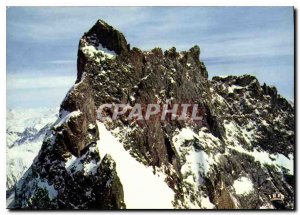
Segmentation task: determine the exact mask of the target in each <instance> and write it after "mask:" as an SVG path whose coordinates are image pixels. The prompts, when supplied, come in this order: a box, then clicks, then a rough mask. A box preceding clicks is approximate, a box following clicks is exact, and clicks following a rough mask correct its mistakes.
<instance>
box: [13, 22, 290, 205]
mask: <svg viewBox="0 0 300 215" xmlns="http://www.w3.org/2000/svg"><path fill="white" fill-rule="evenodd" d="M154 101H155V102H156V103H158V104H180V103H188V102H190V103H193V104H198V105H199V106H200V107H202V108H203V110H204V113H205V114H204V116H203V120H202V123H201V124H198V123H195V122H193V121H180V120H173V121H171V120H165V121H161V120H159V119H157V118H154V119H153V120H151V121H146V120H145V121H140V122H139V123H136V122H135V121H128V120H127V119H126V118H123V117H121V118H119V119H118V120H115V121H107V122H100V121H99V120H97V112H96V110H97V108H98V107H99V106H100V105H101V104H105V103H114V104H120V103H122V104H129V105H130V106H134V104H136V103H140V104H149V103H153V102H154ZM294 128H295V120H294V107H293V106H291V105H290V104H289V103H288V102H287V100H286V99H284V98H283V97H281V96H280V95H279V94H278V93H277V90H276V88H275V87H270V86H267V85H266V84H263V85H261V84H260V83H259V81H258V80H257V79H256V78H255V77H254V76H251V75H243V76H228V77H213V78H212V80H209V79H208V72H207V70H206V67H205V65H204V63H203V62H202V61H201V60H200V48H199V46H194V47H192V48H191V49H190V50H188V51H182V52H177V51H176V48H174V47H173V48H171V49H169V50H166V51H162V50H161V49H160V48H154V49H153V50H151V51H142V50H140V49H138V48H136V47H133V48H131V47H130V45H129V44H128V43H127V41H126V39H125V37H124V35H123V34H122V33H121V32H119V31H118V30H116V29H114V28H113V27H112V26H110V25H108V24H107V23H105V22H104V21H102V20H98V21H97V22H96V24H95V25H94V26H93V27H92V28H91V29H90V30H89V31H88V32H86V33H85V34H84V35H83V36H82V38H81V39H80V41H79V48H78V59H77V79H76V82H75V84H74V86H73V87H72V88H71V89H70V91H69V92H68V94H67V95H66V97H65V99H64V100H63V102H62V103H61V107H60V111H59V119H58V120H57V121H56V122H55V123H54V124H53V125H52V126H51V129H50V130H49V131H48V132H47V134H46V136H45V139H44V142H43V145H42V147H41V149H40V152H39V154H38V155H37V157H36V158H35V160H34V161H33V164H32V165H31V167H30V168H29V170H28V171H27V172H26V173H25V174H24V175H23V177H22V178H21V179H20V180H19V181H18V182H17V184H16V185H15V188H14V191H13V192H12V197H11V199H13V201H11V203H10V205H9V208H29V209H125V208H140V207H143V208H144V209H147V208H157V209H162V208H178V209H180V208H181V209H187V208H198V209H262V208H264V209H292V208H294V191H295V190H294V186H295V185H294V182H295V180H294V169H293V160H294V157H293V155H294V147H295V134H294ZM106 134H107V135H108V134H111V135H112V136H110V139H109V138H107V135H106ZM120 147H121V148H120ZM115 148H116V150H115V151H113V150H114V149H115ZM117 149H118V150H117ZM116 151H118V153H119V154H118V153H117V152H116ZM106 152H108V153H106ZM126 153H127V154H126ZM121 155H122V156H121ZM125 159H128V160H130V162H131V163H132V165H136V167H137V169H136V170H135V169H133V170H132V169H130V168H131V166H128V167H127V168H128V169H127V168H126V166H125V169H124V168H123V169H122V168H121V167H122V166H124V163H125V164H126V161H127V160H125ZM139 168H140V169H139ZM143 168H144V169H143ZM144 171H145V172H147V174H148V173H149V178H153V180H152V181H150V179H149V180H147V179H146V178H145V180H144V181H135V180H138V178H139V177H140V176H141V173H142V172H144ZM135 174H136V176H135ZM139 174H140V175H139ZM126 178H128V179H130V181H129V180H126ZM148 181H149V182H148ZM132 183H133V184H134V183H135V184H136V185H137V184H143V183H144V184H143V187H145V189H146V188H147V187H151V186H152V187H153V189H152V190H153V192H154V191H155V190H159V189H160V190H162V191H161V192H160V193H159V192H158V193H157V195H156V196H155V193H154V194H153V193H151V192H152V191H151V189H150V190H148V191H147V192H148V193H147V192H141V191H140V190H138V185H137V186H136V187H134V186H132ZM155 186H157V187H159V189H155ZM143 187H142V188H143ZM161 187H162V188H161ZM135 189H137V190H135ZM164 190H165V194H166V193H168V195H166V196H168V197H165V198H163V196H164ZM132 193H133V194H134V193H136V196H135V198H136V199H135V200H134V197H132V196H131V194H132ZM169 194H170V195H169ZM155 197H156V198H155ZM160 198H161V199H162V200H161V202H163V201H165V200H168V201H169V202H167V203H166V204H165V205H156V204H154V203H155V202H156V199H160ZM168 198H169V199H168ZM137 199H141V200H143V201H141V200H140V201H138V200H137ZM139 202H141V203H139Z"/></svg>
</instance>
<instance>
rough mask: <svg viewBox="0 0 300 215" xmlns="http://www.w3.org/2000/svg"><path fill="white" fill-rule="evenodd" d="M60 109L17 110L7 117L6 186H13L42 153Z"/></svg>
mask: <svg viewBox="0 0 300 215" xmlns="http://www.w3.org/2000/svg"><path fill="white" fill-rule="evenodd" d="M57 113H58V109H57V108H53V109H49V108H39V109H14V110H7V116H6V175H7V182H6V189H9V188H11V187H12V186H13V185H14V184H15V182H16V181H17V180H18V179H19V178H20V177H21V176H22V175H23V174H24V173H25V171H26V170H27V169H28V168H29V167H30V165H31V164H32V161H33V159H34V158H35V157H36V156H37V155H38V152H39V150H40V148H41V145H42V142H43V139H44V134H45V132H46V131H47V130H48V128H49V126H50V125H51V124H52V123H53V122H54V121H55V120H56V119H57Z"/></svg>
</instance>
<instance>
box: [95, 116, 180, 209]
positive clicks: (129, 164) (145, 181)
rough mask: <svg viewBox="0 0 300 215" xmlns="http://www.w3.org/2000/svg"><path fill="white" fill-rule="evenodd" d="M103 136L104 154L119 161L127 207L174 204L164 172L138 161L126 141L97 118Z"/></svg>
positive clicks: (101, 139)
mask: <svg viewBox="0 0 300 215" xmlns="http://www.w3.org/2000/svg"><path fill="white" fill-rule="evenodd" d="M97 125H98V128H99V133H100V140H99V141H98V148H99V151H100V156H101V158H103V157H104V156H105V155H106V154H110V155H111V156H112V158H113V159H114V160H115V161H116V169H117V173H118V176H119V177H120V180H121V183H122V185H123V189H124V200H125V203H126V208H128V209H151V208H152V209H166V208H173V205H172V201H173V200H174V192H173V191H172V189H171V188H169V187H168V185H167V184H166V182H165V175H163V174H162V173H157V174H153V169H152V168H151V167H146V166H144V165H143V164H141V163H139V162H138V161H136V160H135V159H134V158H133V157H131V156H130V154H129V153H128V152H127V151H126V150H125V149H124V148H123V145H122V144H121V143H120V142H119V141H118V140H117V139H116V138H115V137H114V136H113V135H112V134H111V132H110V131H108V130H107V129H106V128H105V126H104V124H102V123H100V122H97Z"/></svg>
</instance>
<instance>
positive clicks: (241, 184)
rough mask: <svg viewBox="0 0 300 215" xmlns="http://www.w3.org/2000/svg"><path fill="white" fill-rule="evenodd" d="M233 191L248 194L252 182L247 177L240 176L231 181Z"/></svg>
mask: <svg viewBox="0 0 300 215" xmlns="http://www.w3.org/2000/svg"><path fill="white" fill-rule="evenodd" d="M233 187H234V190H235V193H236V194H238V195H245V194H249V193H250V192H251V191H253V183H252V181H251V180H250V179H249V178H247V177H240V178H238V179H237V180H235V181H234V182H233Z"/></svg>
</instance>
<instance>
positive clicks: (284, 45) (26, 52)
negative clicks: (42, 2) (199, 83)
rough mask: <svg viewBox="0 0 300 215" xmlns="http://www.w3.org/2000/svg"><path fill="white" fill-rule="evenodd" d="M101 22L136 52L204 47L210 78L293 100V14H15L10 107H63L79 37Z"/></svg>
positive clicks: (158, 10) (16, 10) (259, 10)
mask: <svg viewBox="0 0 300 215" xmlns="http://www.w3.org/2000/svg"><path fill="white" fill-rule="evenodd" d="M97 19H103V20H105V21H106V22H108V23H109V24H110V25H112V26H114V27H115V28H117V29H118V30H120V31H121V32H123V34H124V35H125V37H126V39H127V41H128V42H129V43H130V44H131V47H133V46H136V47H139V48H141V49H144V50H149V49H152V48H153V47H161V48H163V49H168V48H170V47H172V46H175V47H176V48H177V49H178V50H187V49H189V48H191V47H192V46H194V45H195V44H198V45H199V46H200V48H201V56H200V58H201V60H202V61H204V63H205V65H206V67H207V69H208V73H209V77H210V78H211V77H213V76H216V75H230V74H231V75H241V74H252V75H255V76H256V77H257V78H258V79H259V81H260V83H261V84H263V82H266V83H267V84H269V85H275V86H276V87H277V89H278V91H279V93H280V94H282V95H283V96H284V97H286V98H288V99H293V97H294V55H293V54H294V43H293V40H294V38H293V37H294V24H293V8H292V7H69V8H68V7H10V8H8V9H7V107H8V108H17V107H30V108H34V107H58V106H59V105H60V102H61V101H62V99H63V98H64V96H65V94H66V93H67V91H68V90H69V88H70V87H71V86H72V84H73V83H74V81H75V79H76V58H77V56H76V55H77V47H78V41H79V38H80V37H81V36H82V34H83V33H84V32H86V31H88V30H89V28H91V27H92V26H93V24H94V23H95V22H96V21H97Z"/></svg>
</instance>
